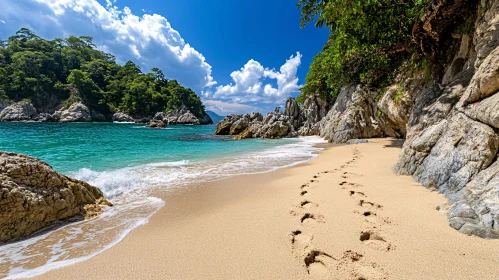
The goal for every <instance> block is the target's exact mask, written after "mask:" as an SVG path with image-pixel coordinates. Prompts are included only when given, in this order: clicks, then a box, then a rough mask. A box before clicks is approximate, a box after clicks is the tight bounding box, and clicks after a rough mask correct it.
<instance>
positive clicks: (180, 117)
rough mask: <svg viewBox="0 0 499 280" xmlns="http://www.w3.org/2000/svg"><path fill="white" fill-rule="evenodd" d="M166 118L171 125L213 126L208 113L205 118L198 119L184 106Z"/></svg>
mask: <svg viewBox="0 0 499 280" xmlns="http://www.w3.org/2000/svg"><path fill="white" fill-rule="evenodd" d="M164 118H165V119H166V120H167V122H168V123H169V124H212V123H213V121H212V120H211V118H210V116H208V115H207V114H206V113H205V114H204V115H203V117H202V118H201V120H200V119H198V118H197V117H196V116H195V115H194V114H193V113H192V112H191V111H189V109H188V108H187V107H186V106H185V105H183V104H182V106H181V107H180V108H178V109H176V110H173V111H171V112H169V113H168V114H166V116H164Z"/></svg>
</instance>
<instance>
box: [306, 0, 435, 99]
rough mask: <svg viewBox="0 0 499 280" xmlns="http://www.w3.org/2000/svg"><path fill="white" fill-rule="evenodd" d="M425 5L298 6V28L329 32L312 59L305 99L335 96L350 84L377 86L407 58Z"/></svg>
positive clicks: (339, 2) (315, 2)
mask: <svg viewBox="0 0 499 280" xmlns="http://www.w3.org/2000/svg"><path fill="white" fill-rule="evenodd" d="M427 2H428V0H410V1H398V0H370V1H365V0H354V1H345V0H300V1H299V3H298V7H299V8H300V9H301V15H302V18H301V25H302V26H304V25H306V24H307V23H309V22H311V21H314V20H315V21H316V22H315V25H316V26H317V27H327V28H329V30H330V31H331V33H330V35H329V39H328V41H327V43H326V44H325V46H324V48H323V51H322V52H320V53H319V54H318V55H317V56H315V58H314V61H313V63H312V65H311V66H310V72H309V73H308V75H307V77H306V83H305V85H304V87H303V88H302V93H303V95H308V94H314V93H320V94H322V95H323V96H327V95H333V96H335V95H337V93H338V91H339V89H340V88H341V86H343V85H345V84H350V83H366V84H376V83H380V82H381V81H382V80H383V79H386V78H387V76H388V75H389V74H390V73H391V72H392V71H393V69H394V68H395V67H397V65H398V64H400V62H401V61H402V60H403V59H405V58H407V57H408V55H410V48H411V47H413V46H411V32H412V28H413V26H414V23H415V22H416V20H417V19H418V18H419V17H420V16H421V15H422V14H423V12H424V8H425V6H426V4H427Z"/></svg>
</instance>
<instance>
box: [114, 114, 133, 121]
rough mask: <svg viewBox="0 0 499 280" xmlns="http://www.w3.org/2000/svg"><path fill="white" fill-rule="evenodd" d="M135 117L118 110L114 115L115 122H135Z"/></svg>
mask: <svg viewBox="0 0 499 280" xmlns="http://www.w3.org/2000/svg"><path fill="white" fill-rule="evenodd" d="M133 121H134V119H133V118H132V117H130V116H129V115H128V114H125V113H123V112H116V113H114V115H113V122H133Z"/></svg>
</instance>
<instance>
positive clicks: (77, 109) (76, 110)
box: [56, 102, 92, 122]
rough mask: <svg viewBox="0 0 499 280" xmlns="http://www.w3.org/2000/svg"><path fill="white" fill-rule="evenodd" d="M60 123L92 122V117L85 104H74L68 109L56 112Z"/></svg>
mask: <svg viewBox="0 0 499 280" xmlns="http://www.w3.org/2000/svg"><path fill="white" fill-rule="evenodd" d="M56 115H58V116H59V121H60V122H91V121H92V115H91V114H90V110H89V109H88V107H87V106H85V104H83V103H81V102H76V103H73V104H72V105H71V106H69V108H68V109H65V110H62V111H58V112H56Z"/></svg>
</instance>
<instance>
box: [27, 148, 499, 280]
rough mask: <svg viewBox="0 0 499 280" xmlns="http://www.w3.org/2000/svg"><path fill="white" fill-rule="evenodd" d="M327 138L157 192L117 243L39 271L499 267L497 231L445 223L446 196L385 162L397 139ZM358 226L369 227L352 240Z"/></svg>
mask: <svg viewBox="0 0 499 280" xmlns="http://www.w3.org/2000/svg"><path fill="white" fill-rule="evenodd" d="M324 146H325V147H326V148H325V150H323V151H321V152H319V156H318V157H316V158H315V159H312V160H310V161H308V162H305V163H301V164H298V165H296V166H292V167H286V168H282V169H278V170H276V171H272V172H268V173H260V174H252V175H238V176H234V177H230V178H227V179H223V180H220V181H216V182H210V183H203V184H201V185H199V186H197V187H194V188H188V189H184V190H182V191H179V192H174V193H170V194H169V195H168V196H167V197H161V198H162V199H163V200H164V201H165V206H164V207H163V208H162V209H160V210H159V211H158V212H156V213H155V214H154V215H153V216H152V217H151V219H150V220H149V222H148V223H147V224H145V225H143V226H141V227H139V228H137V229H135V230H133V231H132V232H131V233H130V234H129V235H128V236H127V237H126V238H125V239H124V240H123V241H122V242H120V243H119V244H118V245H116V246H114V247H112V248H110V249H109V250H107V251H105V252H103V253H101V254H99V255H97V256H95V257H93V258H92V259H90V260H87V261H83V262H80V263H77V264H74V265H71V266H67V267H62V268H60V269H56V270H52V271H49V272H47V273H45V274H43V275H40V276H39V277H37V278H38V279H67V278H77V277H81V275H85V277H88V278H91V277H92V278H93V277H98V278H106V279H124V278H169V279H178V278H183V279H186V278H187V279H214V278H238V279H250V278H251V279H255V278H256V279H263V278H265V279H270V278H272V279H308V278H317V279H323V278H325V275H328V276H331V277H330V278H332V279H350V278H351V279H359V277H365V278H366V279H403V278H406V279H414V278H424V279H469V278H472V277H476V278H477V279H491V278H487V277H491V276H493V275H494V273H497V271H496V268H495V264H496V261H495V260H497V259H498V258H499V252H497V251H498V250H496V248H499V241H497V240H484V239H480V238H477V237H469V236H465V235H462V234H460V233H458V232H457V231H455V230H454V229H452V228H450V227H449V226H448V224H447V218H446V216H445V213H443V212H438V211H436V210H435V207H436V206H437V205H440V204H441V203H443V202H445V201H446V199H445V197H444V196H442V195H440V194H437V193H435V192H431V191H430V190H428V189H425V188H423V187H422V186H420V185H419V184H418V183H416V182H414V181H413V180H412V178H411V177H407V176H395V175H394V174H393V173H392V172H391V166H393V164H394V163H395V161H396V158H397V156H398V152H399V149H400V148H399V145H398V143H397V141H396V140H390V139H373V140H370V143H367V144H360V145H349V146H332V145H324ZM324 172H327V173H324ZM345 172H346V173H345ZM314 176H316V177H317V178H314ZM343 177H346V178H343ZM340 184H341V185H340ZM304 191H306V193H303V192H304ZM352 192H353V193H352ZM302 193H303V195H301V194H302ZM360 201H364V202H366V203H372V204H373V206H374V208H369V206H370V204H366V203H364V204H365V205H366V206H368V208H369V209H364V208H363V207H361V206H360V205H359V202H360ZM304 202H307V203H305V204H303V203H304ZM302 204H303V205H302ZM378 205H379V206H378ZM366 212H369V213H370V214H369V215H368V216H366V215H365V214H366ZM293 232H294V234H293ZM298 232H300V233H299V234H297V233H298ZM366 232H369V233H370V235H371V238H370V239H369V240H365V241H360V240H359V237H360V236H361V235H362V234H364V233H366ZM364 235H365V234H364ZM449 264H451V265H449ZM443 267H448V269H442V268H443Z"/></svg>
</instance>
